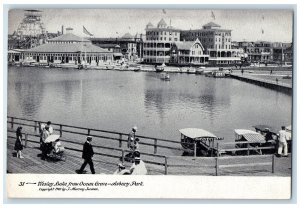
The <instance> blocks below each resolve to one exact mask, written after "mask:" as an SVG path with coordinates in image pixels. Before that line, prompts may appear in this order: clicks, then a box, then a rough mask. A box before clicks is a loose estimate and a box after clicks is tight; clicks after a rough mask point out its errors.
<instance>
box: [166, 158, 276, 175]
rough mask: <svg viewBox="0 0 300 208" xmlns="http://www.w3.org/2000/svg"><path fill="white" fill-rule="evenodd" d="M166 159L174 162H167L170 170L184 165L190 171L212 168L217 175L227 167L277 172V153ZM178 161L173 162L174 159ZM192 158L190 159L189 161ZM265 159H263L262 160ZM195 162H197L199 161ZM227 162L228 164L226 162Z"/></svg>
mask: <svg viewBox="0 0 300 208" xmlns="http://www.w3.org/2000/svg"><path fill="white" fill-rule="evenodd" d="M243 159H246V160H249V159H250V160H251V162H245V161H244V162H237V163H235V162H232V161H233V160H243ZM166 160H167V161H168V162H169V163H172V164H168V163H166V164H165V165H166V166H167V168H166V170H168V168H172V167H175V168H180V167H183V168H185V169H187V170H189V171H190V172H192V171H193V169H200V168H204V169H205V170H207V169H211V171H212V172H214V175H215V176H218V175H220V172H221V170H222V169H226V168H229V169H230V168H249V167H251V168H257V167H263V168H266V167H268V168H269V167H270V172H272V173H275V155H251V156H234V157H231V156H230V157H226V156H224V157H202V158H201V157H198V158H195V157H184V159H183V157H178V156H170V157H166ZM174 160H175V161H177V162H175V164H174V162H172V161H174ZM188 160H190V161H188ZM262 160H263V161H262ZM178 161H179V163H180V161H181V162H182V161H184V163H185V164H176V163H178ZM197 161H198V163H196V164H195V162H197ZM224 163H227V164H224Z"/></svg>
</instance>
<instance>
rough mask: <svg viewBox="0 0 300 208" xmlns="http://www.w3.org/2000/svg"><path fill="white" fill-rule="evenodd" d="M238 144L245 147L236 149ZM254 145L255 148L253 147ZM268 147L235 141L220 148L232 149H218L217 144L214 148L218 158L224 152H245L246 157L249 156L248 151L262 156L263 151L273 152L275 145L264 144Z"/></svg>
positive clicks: (218, 145) (223, 144)
mask: <svg viewBox="0 0 300 208" xmlns="http://www.w3.org/2000/svg"><path fill="white" fill-rule="evenodd" d="M240 144H246V147H238V146H237V145H240ZM254 144H255V146H254ZM265 144H267V145H268V146H258V145H257V142H248V141H236V142H226V143H222V144H221V145H222V146H233V148H227V147H223V148H222V147H220V144H219V143H217V146H216V148H215V151H216V153H217V154H216V156H217V157H218V156H220V155H221V154H222V153H225V152H234V153H236V152H245V153H246V155H250V151H255V152H256V153H258V154H260V155H261V154H262V152H263V150H274V151H275V149H276V145H274V144H272V143H269V142H266V143H265Z"/></svg>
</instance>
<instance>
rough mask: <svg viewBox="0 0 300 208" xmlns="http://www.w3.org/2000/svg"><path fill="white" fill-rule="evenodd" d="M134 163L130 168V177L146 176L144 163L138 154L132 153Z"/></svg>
mask: <svg viewBox="0 0 300 208" xmlns="http://www.w3.org/2000/svg"><path fill="white" fill-rule="evenodd" d="M134 155H135V157H134V163H133V164H132V166H131V167H130V173H131V175H147V172H148V171H147V168H146V165H145V163H144V161H142V160H141V158H140V154H139V152H135V153H134Z"/></svg>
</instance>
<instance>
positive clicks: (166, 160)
mask: <svg viewBox="0 0 300 208" xmlns="http://www.w3.org/2000/svg"><path fill="white" fill-rule="evenodd" d="M165 175H168V159H167V157H165Z"/></svg>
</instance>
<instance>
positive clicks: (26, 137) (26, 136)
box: [24, 134, 28, 147]
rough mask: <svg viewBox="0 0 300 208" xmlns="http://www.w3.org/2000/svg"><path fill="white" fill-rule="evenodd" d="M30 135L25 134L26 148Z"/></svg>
mask: <svg viewBox="0 0 300 208" xmlns="http://www.w3.org/2000/svg"><path fill="white" fill-rule="evenodd" d="M27 140H28V134H25V144H24V147H27Z"/></svg>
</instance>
